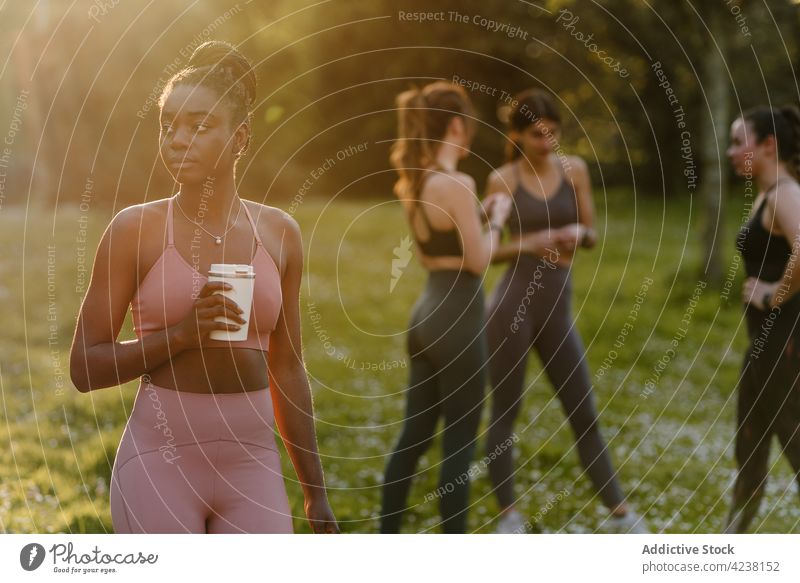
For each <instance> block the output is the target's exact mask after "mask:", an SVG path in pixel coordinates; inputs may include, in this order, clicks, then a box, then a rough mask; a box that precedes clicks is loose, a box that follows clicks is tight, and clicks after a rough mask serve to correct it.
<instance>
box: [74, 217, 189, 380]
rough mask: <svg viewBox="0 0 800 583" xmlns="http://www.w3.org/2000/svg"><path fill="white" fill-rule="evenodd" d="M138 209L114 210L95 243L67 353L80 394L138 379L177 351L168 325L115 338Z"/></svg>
mask: <svg viewBox="0 0 800 583" xmlns="http://www.w3.org/2000/svg"><path fill="white" fill-rule="evenodd" d="M140 218H141V207H129V208H127V209H124V210H122V211H120V212H119V213H118V214H117V215H116V216H115V217H114V218H113V219H112V221H111V224H110V225H109V226H108V228H107V229H106V231H105V233H103V238H102V239H101V241H100V244H99V245H98V247H97V253H96V255H95V259H94V266H93V267H92V275H91V279H90V281H89V288H88V289H87V292H86V297H85V298H84V300H83V303H82V304H81V308H80V312H79V314H78V322H77V326H76V328H75V336H74V337H73V339H72V348H71V351H70V376H71V378H72V382H73V384H74V385H75V386H76V387H77V389H78V390H79V391H80V392H82V393H87V392H89V391H93V390H95V389H101V388H104V387H112V386H117V385H121V384H122V383H126V382H128V381H130V380H132V379H135V378H137V377H140V376H141V375H143V374H144V373H146V372H147V371H148V370H151V369H153V368H155V367H157V366H159V365H160V364H162V363H164V362H165V361H167V360H168V359H169V358H170V356H171V355H173V354H176V353H177V352H179V351H180V350H182V348H181V345H180V342H179V340H178V339H177V338H176V337H175V331H174V330H171V329H168V330H163V331H160V332H156V333H153V334H150V335H149V336H146V337H145V338H143V339H142V340H141V342H140V341H138V340H132V341H127V342H115V340H116V338H117V336H118V335H119V331H120V328H121V327H122V324H123V322H124V320H125V314H126V313H127V311H128V305H129V304H130V301H131V298H132V297H133V295H134V293H135V292H136V287H137V281H136V252H137V247H136V245H133V244H132V242H135V241H137V240H138V229H139V225H140Z"/></svg>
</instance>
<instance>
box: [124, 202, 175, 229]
mask: <svg viewBox="0 0 800 583" xmlns="http://www.w3.org/2000/svg"><path fill="white" fill-rule="evenodd" d="M169 198H170V197H165V198H160V199H158V200H152V201H149V202H142V203H139V204H132V205H130V206H126V207H125V208H123V209H122V210H120V211H119V212H117V214H116V215H114V218H112V219H111V224H110V227H111V228H113V229H115V230H116V229H119V230H129V229H136V230H138V229H141V228H142V227H143V226H147V225H149V224H151V223H152V222H153V221H162V222H163V221H164V220H165V217H166V212H167V210H166V209H167V205H168V204H169Z"/></svg>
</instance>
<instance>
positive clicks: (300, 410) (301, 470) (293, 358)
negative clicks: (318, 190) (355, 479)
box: [269, 215, 339, 532]
mask: <svg viewBox="0 0 800 583" xmlns="http://www.w3.org/2000/svg"><path fill="white" fill-rule="evenodd" d="M283 223H284V229H283V233H284V235H283V240H282V244H281V249H282V250H283V255H284V258H285V261H282V263H283V264H284V265H283V269H282V271H283V274H282V277H281V292H282V295H283V306H282V308H281V313H280V316H279V317H278V322H277V324H276V326H275V330H274V331H273V333H272V335H271V336H270V341H269V383H270V387H271V391H270V393H271V394H272V403H273V409H274V410H275V420H276V422H277V425H278V429H279V430H280V433H281V437H282V438H283V442H284V444H285V445H286V450H287V452H288V453H289V457H290V458H291V460H292V464H293V465H294V469H295V471H296V472H297V477H298V479H299V480H300V484H301V485H302V488H303V494H304V497H305V504H304V507H305V512H306V516H307V517H308V520H309V522H310V524H311V528H312V529H313V530H314V532H338V531H339V528H338V526H337V524H336V519H335V518H334V516H333V512H332V511H331V509H330V506H329V504H328V497H327V493H326V491H325V481H324V478H323V475H322V464H321V463H320V459H319V452H318V450H317V436H316V431H315V428H314V409H313V404H312V401H311V389H310V387H309V384H308V375H307V374H306V369H305V365H304V363H303V350H302V345H301V339H300V309H299V303H300V300H299V294H300V280H301V277H302V273H303V244H302V239H301V237H300V229H299V227H298V225H297V223H296V222H295V221H294V219H292V218H291V217H289V216H288V215H285V216H284V218H283Z"/></svg>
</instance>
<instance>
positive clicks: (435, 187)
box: [422, 170, 475, 197]
mask: <svg viewBox="0 0 800 583" xmlns="http://www.w3.org/2000/svg"><path fill="white" fill-rule="evenodd" d="M422 190H423V192H424V193H425V194H426V195H427V196H434V197H449V196H456V197H461V196H463V195H465V194H470V195H474V194H475V179H474V178H473V177H472V176H470V175H469V174H467V173H465V172H459V171H458V170H456V171H453V172H436V173H434V174H433V175H432V176H431V177H430V178H428V179H427V180H426V181H425V185H424V186H423V188H422Z"/></svg>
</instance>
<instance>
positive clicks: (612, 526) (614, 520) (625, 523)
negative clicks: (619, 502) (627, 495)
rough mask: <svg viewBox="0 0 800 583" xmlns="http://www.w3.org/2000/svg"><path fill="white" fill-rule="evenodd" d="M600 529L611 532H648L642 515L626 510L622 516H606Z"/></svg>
mask: <svg viewBox="0 0 800 583" xmlns="http://www.w3.org/2000/svg"><path fill="white" fill-rule="evenodd" d="M600 530H601V531H604V532H607V533H612V534H650V529H649V528H647V522H645V520H644V516H642V515H640V514H638V513H636V512H634V511H633V510H630V509H629V510H628V512H627V513H626V514H625V515H624V516H614V515H613V514H612V515H611V516H609V517H608V518H606V519H605V520H604V521H603V522H602V524H600Z"/></svg>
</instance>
